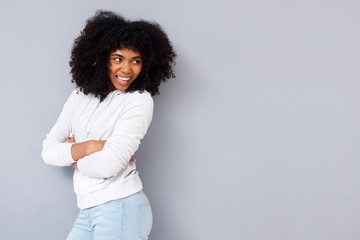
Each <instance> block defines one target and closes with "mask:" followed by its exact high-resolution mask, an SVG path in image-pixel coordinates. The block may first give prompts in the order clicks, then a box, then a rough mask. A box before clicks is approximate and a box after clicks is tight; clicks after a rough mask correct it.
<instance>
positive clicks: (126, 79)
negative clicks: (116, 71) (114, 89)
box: [116, 75, 130, 81]
mask: <svg viewBox="0 0 360 240" xmlns="http://www.w3.org/2000/svg"><path fill="white" fill-rule="evenodd" d="M116 77H117V78H118V79H120V80H123V81H129V80H130V77H128V78H125V77H119V76H118V75H116Z"/></svg>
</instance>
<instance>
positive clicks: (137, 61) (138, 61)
mask: <svg viewBox="0 0 360 240" xmlns="http://www.w3.org/2000/svg"><path fill="white" fill-rule="evenodd" d="M133 63H136V64H139V63H141V60H134V61H133Z"/></svg>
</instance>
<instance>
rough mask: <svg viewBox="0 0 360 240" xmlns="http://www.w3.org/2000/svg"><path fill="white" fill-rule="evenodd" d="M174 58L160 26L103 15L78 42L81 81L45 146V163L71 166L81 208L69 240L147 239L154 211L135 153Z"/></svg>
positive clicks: (76, 66) (74, 66) (75, 64)
mask: <svg viewBox="0 0 360 240" xmlns="http://www.w3.org/2000/svg"><path fill="white" fill-rule="evenodd" d="M175 57H176V54H175V52H174V51H173V48H172V45H171V43H170V41H169V39H168V38H167V36H166V34H165V33H164V31H163V30H162V29H161V28H160V26H159V25H158V24H156V23H152V22H147V21H128V20H125V19H124V18H122V17H121V16H118V15H116V14H114V13H112V12H104V11H99V12H97V13H96V15H95V16H94V17H92V18H90V19H89V20H88V21H87V24H86V26H85V28H84V30H83V31H82V32H81V34H80V36H79V37H78V38H77V39H76V40H75V43H74V46H73V49H72V55H71V60H70V66H71V73H72V77H73V79H72V82H74V83H75V84H76V89H75V90H74V91H73V93H72V94H71V96H70V97H69V99H68V101H67V102H66V103H65V105H64V108H63V111H62V112H61V114H60V116H59V118H58V120H57V122H56V124H55V125H54V127H53V128H52V129H51V131H50V132H49V134H47V136H46V139H45V140H44V142H43V151H42V157H43V159H44V161H45V162H46V163H47V164H51V165H55V166H72V167H73V168H74V169H75V170H74V178H73V179H74V191H75V193H76V196H77V203H78V204H77V205H78V207H79V208H80V209H81V210H80V213H79V216H78V218H77V219H76V221H75V223H74V226H73V229H72V230H71V232H70V234H69V236H68V238H67V239H68V240H75V239H76V240H78V239H82V240H86V239H98V240H101V239H120V237H121V239H128V240H130V239H147V238H148V235H149V233H150V230H151V226H152V212H151V208H150V204H149V201H148V199H147V198H146V196H145V194H144V192H143V191H142V189H143V186H142V182H141V180H140V178H139V174H138V172H137V170H136V165H135V160H134V159H133V157H132V156H133V155H134V153H135V152H136V150H137V149H138V147H139V144H140V141H141V140H142V138H143V137H144V136H145V134H146V132H147V129H148V127H149V125H150V122H151V120H152V113H153V100H152V98H151V95H155V94H159V86H160V83H161V82H162V81H165V80H166V79H168V78H171V77H175V75H174V73H173V66H174V59H175Z"/></svg>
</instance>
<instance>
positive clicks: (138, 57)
mask: <svg viewBox="0 0 360 240" xmlns="http://www.w3.org/2000/svg"><path fill="white" fill-rule="evenodd" d="M111 56H112V57H114V56H115V57H122V58H124V56H122V55H120V54H117V53H115V54H113V55H111ZM131 59H141V57H140V56H136V57H132V58H131Z"/></svg>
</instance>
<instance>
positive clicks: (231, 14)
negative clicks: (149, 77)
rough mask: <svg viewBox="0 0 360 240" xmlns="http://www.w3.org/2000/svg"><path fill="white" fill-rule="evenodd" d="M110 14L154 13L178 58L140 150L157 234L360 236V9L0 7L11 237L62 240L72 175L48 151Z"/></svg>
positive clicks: (193, 4)
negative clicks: (72, 63) (101, 19)
mask: <svg viewBox="0 0 360 240" xmlns="http://www.w3.org/2000/svg"><path fill="white" fill-rule="evenodd" d="M99 8H102V9H108V10H114V11H117V12H119V13H122V14H123V15H124V16H125V17H128V18H131V19H136V18H144V19H153V20H156V21H157V22H158V23H160V24H161V25H162V26H163V27H164V29H165V30H166V31H167V32H168V35H169V37H170V38H171V39H172V40H173V44H174V46H175V48H176V50H177V52H178V59H177V65H176V72H177V78H176V79H174V80H171V81H170V80H169V81H168V82H167V83H166V84H165V85H163V86H162V88H161V95H160V96H156V97H155V98H154V100H155V104H156V106H155V113H154V118H153V123H152V125H151V127H150V129H149V132H148V134H147V136H146V138H145V139H144V141H143V143H142V145H141V147H140V150H139V151H138V152H137V153H136V157H137V159H138V168H139V171H140V175H141V177H142V180H143V182H144V185H145V192H146V193H147V195H148V197H149V199H150V201H151V203H152V206H153V211H154V227H153V231H152V233H151V236H150V239H152V240H156V239H158V240H161V239H164V240H168V239H171V240H184V239H186V240H193V239H194V240H195V239H196V240H197V239H206V240H217V239H246V240H257V239H259V240H263V239H275V240H288V239H292V240H304V239H307V240H335V239H336V240H337V239H339V240H348V239H349V240H350V239H359V237H360V228H359V224H360V204H359V202H360V188H359V187H360V184H359V183H360V174H359V170H360V161H359V156H360V146H359V135H360V131H359V129H360V126H359V125H360V111H359V104H360V96H359V90H360V84H359V78H360V67H359V66H360V65H359V64H360V46H359V42H360V31H359V30H360V24H359V23H360V14H359V13H360V2H359V1H352V0H344V1H340V0H331V1H325V0H317V1H313V0H304V1H300V0H293V1H285V0H282V1H264V0H263V1H260V0H258V1H254V0H243V1H242V0H240V1H239V0H237V1H235V0H234V1H232V0H227V1H226V0H224V1H217V0H211V1H209V0H195V1H190V0H183V1H176V2H175V1H165V0H152V1H147V0H138V1H119V0H117V1H116V0H112V1H110V0H109V1H70V0H66V1H64V0H63V1H40V0H32V1H25V0H23V1H12V2H10V1H7V2H6V3H5V1H2V2H1V4H0V12H1V13H0V29H1V37H0V49H1V57H0V76H1V94H0V104H1V110H2V113H1V120H0V121H1V126H0V127H1V133H2V138H1V139H0V146H1V153H2V158H1V168H0V189H1V197H0V212H1V218H0V229H1V239H11V240H13V239H15V240H17V239H39V240H40V239H44V240H47V239H52V240H61V239H65V238H66V236H67V234H68V232H69V230H70V228H71V226H72V223H73V221H74V219H75V216H76V214H77V212H78V210H77V208H76V202H75V195H74V193H73V190H72V179H71V175H72V170H71V169H70V168H56V167H51V166H46V165H45V164H44V163H43V162H42V160H41V158H40V152H41V142H42V140H43V138H44V137H45V134H46V133H47V132H48V131H49V129H50V128H51V126H52V125H53V124H54V123H55V120H56V118H57V116H58V114H59V113H60V110H61V108H62V106H63V104H64V102H65V100H66V99H67V97H68V95H69V94H70V92H71V90H72V89H73V87H74V86H73V85H71V84H70V79H71V78H70V75H69V67H68V60H69V55H70V49H71V45H72V42H73V39H74V38H75V37H76V36H77V35H78V34H79V32H80V30H81V29H82V28H83V26H84V23H85V20H86V19H87V18H88V17H89V16H91V15H93V14H94V12H95V10H97V9H99Z"/></svg>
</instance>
